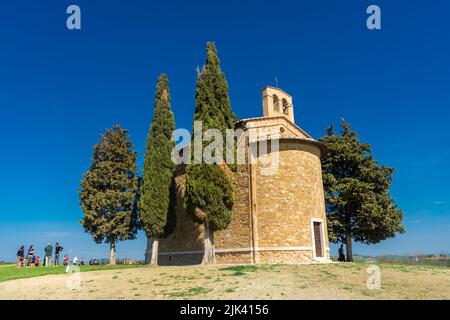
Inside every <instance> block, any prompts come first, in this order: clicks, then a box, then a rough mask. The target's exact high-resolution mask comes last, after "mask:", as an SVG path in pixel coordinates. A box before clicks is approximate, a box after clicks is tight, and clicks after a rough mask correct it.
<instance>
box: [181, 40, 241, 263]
mask: <svg viewBox="0 0 450 320" xmlns="http://www.w3.org/2000/svg"><path fill="white" fill-rule="evenodd" d="M206 52H207V58H206V62H205V65H204V67H203V69H202V70H201V72H199V73H198V77H197V85H196V91H195V113H194V121H202V133H203V132H205V131H206V130H208V129H218V130H220V131H221V133H222V136H223V137H225V132H226V129H234V118H235V115H234V114H233V112H232V110H231V106H230V99H229V97H228V83H227V80H226V78H225V75H224V74H223V72H222V71H221V68H220V61H219V58H218V56H217V50H216V47H215V45H214V43H211V42H209V43H208V44H207V46H206ZM205 144H206V143H205V142H204V143H203V144H202V146H201V147H202V149H204V147H205ZM194 147H195V145H194ZM225 147H226V141H225V138H224V139H223V148H224V149H222V150H225ZM223 154H225V153H223ZM231 169H233V167H231ZM231 169H230V167H229V166H228V165H227V164H225V163H224V162H221V163H214V164H203V163H202V164H195V163H194V162H193V163H192V164H190V165H188V166H187V177H186V198H185V204H186V209H187V212H188V214H189V215H190V216H191V218H192V219H193V220H194V221H196V222H198V223H201V224H203V225H204V230H205V237H204V238H205V242H204V247H205V248H204V249H205V250H204V257H203V263H204V264H209V263H214V261H215V258H214V231H217V230H222V229H225V228H226V227H227V226H228V225H229V223H230V222H231V214H232V209H233V204H234V194H233V189H234V184H233V172H232V171H231Z"/></svg>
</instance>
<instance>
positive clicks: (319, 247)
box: [313, 222, 323, 257]
mask: <svg viewBox="0 0 450 320" xmlns="http://www.w3.org/2000/svg"><path fill="white" fill-rule="evenodd" d="M313 225H314V246H315V250H316V257H323V244H322V223H321V222H314V224H313Z"/></svg>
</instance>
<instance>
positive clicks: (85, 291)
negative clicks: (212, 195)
mask: <svg viewBox="0 0 450 320" xmlns="http://www.w3.org/2000/svg"><path fill="white" fill-rule="evenodd" d="M367 267H368V265H366V264H328V265H253V266H234V267H229V266H220V265H214V266H183V267H143V268H136V269H122V270H106V271H93V272H85V273H82V274H81V287H80V289H79V290H70V289H68V288H67V285H66V282H67V277H68V275H48V276H42V277H36V278H28V279H19V280H12V281H6V282H1V283H0V299H449V298H450V269H448V268H437V267H411V266H397V265H380V267H381V289H380V290H369V289H368V288H367V285H366V281H367V278H368V276H369V274H368V273H367V272H366V269H367Z"/></svg>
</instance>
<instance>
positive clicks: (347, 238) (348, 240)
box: [345, 232, 353, 262]
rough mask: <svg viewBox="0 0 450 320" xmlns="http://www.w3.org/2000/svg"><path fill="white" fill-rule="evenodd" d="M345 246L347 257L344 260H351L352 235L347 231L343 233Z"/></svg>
mask: <svg viewBox="0 0 450 320" xmlns="http://www.w3.org/2000/svg"><path fill="white" fill-rule="evenodd" d="M345 247H346V249H347V259H346V260H345V261H347V262H353V252H352V237H351V236H350V233H349V232H347V233H346V234H345Z"/></svg>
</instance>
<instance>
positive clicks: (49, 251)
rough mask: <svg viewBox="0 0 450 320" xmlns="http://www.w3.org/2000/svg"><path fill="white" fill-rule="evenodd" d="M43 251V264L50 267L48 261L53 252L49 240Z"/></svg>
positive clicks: (50, 259)
mask: <svg viewBox="0 0 450 320" xmlns="http://www.w3.org/2000/svg"><path fill="white" fill-rule="evenodd" d="M44 251H45V266H46V267H50V262H51V261H52V253H53V247H52V245H51V244H50V242H49V243H48V244H47V246H46V247H45V249H44Z"/></svg>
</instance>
